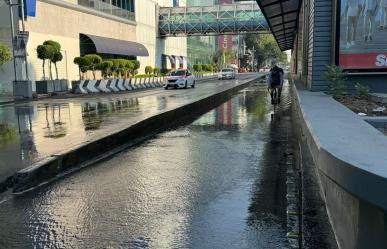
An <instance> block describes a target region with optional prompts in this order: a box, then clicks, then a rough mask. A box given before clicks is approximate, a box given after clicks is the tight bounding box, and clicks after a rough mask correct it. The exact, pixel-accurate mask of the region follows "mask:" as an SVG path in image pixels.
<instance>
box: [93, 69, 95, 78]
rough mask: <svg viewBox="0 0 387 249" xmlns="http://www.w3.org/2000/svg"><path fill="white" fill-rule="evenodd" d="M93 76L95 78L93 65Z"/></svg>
mask: <svg viewBox="0 0 387 249" xmlns="http://www.w3.org/2000/svg"><path fill="white" fill-rule="evenodd" d="M93 78H94V80H95V68H94V67H93Z"/></svg>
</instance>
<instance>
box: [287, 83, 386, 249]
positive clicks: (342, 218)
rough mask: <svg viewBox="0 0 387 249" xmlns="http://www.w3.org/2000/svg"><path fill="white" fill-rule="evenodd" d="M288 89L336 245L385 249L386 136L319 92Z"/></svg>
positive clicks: (300, 88)
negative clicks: (290, 92) (312, 161)
mask: <svg viewBox="0 0 387 249" xmlns="http://www.w3.org/2000/svg"><path fill="white" fill-rule="evenodd" d="M293 92H294V100H293V105H294V108H293V109H294V116H295V118H294V120H296V121H297V120H298V121H297V124H298V126H299V129H300V131H301V133H302V138H303V139H306V142H307V144H308V147H309V150H310V152H311V154H312V157H313V160H314V162H315V165H316V169H315V171H316V174H317V176H318V179H319V185H320V189H321V195H322V197H323V198H324V200H325V203H326V207H327V211H328V215H329V219H330V223H331V225H332V228H333V230H334V233H335V236H336V238H337V242H338V244H339V247H340V248H343V249H354V248H359V249H360V248H373V249H379V248H380V249H382V248H387V153H386V149H387V137H386V136H384V135H383V134H382V133H380V132H379V131H377V130H376V129H375V128H373V127H372V126H371V125H369V124H367V123H366V122H365V121H364V120H362V119H361V118H360V117H358V116H357V115H356V114H354V113H353V112H351V111H350V110H349V109H347V108H345V107H344V106H342V105H341V104H339V103H338V102H336V101H335V100H333V99H332V98H330V97H329V96H326V95H325V94H324V93H320V92H319V93H313V92H309V91H307V90H306V89H305V88H304V87H302V86H301V85H294V86H293ZM297 117H299V118H297Z"/></svg>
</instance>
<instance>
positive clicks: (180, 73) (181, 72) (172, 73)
mask: <svg viewBox="0 0 387 249" xmlns="http://www.w3.org/2000/svg"><path fill="white" fill-rule="evenodd" d="M184 75H185V71H183V70H180V71H174V72H171V76H184Z"/></svg>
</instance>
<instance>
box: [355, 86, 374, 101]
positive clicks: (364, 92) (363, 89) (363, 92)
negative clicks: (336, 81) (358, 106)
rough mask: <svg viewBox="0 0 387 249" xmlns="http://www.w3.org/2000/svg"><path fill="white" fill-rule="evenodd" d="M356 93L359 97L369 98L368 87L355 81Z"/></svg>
mask: <svg viewBox="0 0 387 249" xmlns="http://www.w3.org/2000/svg"><path fill="white" fill-rule="evenodd" d="M355 90H356V94H357V95H358V96H359V97H360V98H364V99H369V98H370V88H369V87H368V86H366V85H362V84H360V83H356V85H355Z"/></svg>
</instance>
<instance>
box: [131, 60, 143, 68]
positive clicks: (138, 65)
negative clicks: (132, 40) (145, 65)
mask: <svg viewBox="0 0 387 249" xmlns="http://www.w3.org/2000/svg"><path fill="white" fill-rule="evenodd" d="M131 62H133V64H134V70H136V69H139V68H140V66H141V64H140V62H139V61H138V60H131Z"/></svg>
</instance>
